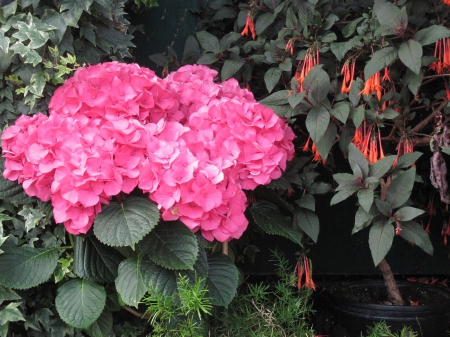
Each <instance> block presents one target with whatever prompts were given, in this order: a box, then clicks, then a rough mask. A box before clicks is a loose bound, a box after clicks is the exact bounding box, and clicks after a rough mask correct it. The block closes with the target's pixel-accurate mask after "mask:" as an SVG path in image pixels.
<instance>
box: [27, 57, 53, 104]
mask: <svg viewBox="0 0 450 337" xmlns="http://www.w3.org/2000/svg"><path fill="white" fill-rule="evenodd" d="M33 51H34V50H32V52H33ZM36 55H37V56H38V57H39V58H40V56H39V55H38V54H37V53H36ZM28 58H29V56H28ZM28 58H27V61H28ZM41 60H42V59H41ZM41 60H40V61H41ZM40 61H39V62H40ZM26 63H28V62H26ZM47 81H50V75H49V74H48V73H46V72H43V71H39V72H35V73H34V74H33V75H32V76H31V79H30V85H29V86H28V88H29V90H30V92H31V93H33V94H35V95H38V96H41V95H42V92H43V91H44V88H45V85H46V84H47Z"/></svg>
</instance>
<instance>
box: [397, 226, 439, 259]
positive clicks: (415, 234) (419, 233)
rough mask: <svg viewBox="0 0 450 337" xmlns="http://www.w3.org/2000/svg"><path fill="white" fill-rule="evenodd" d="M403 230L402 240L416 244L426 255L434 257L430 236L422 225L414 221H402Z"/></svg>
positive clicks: (401, 233) (401, 232)
mask: <svg viewBox="0 0 450 337" xmlns="http://www.w3.org/2000/svg"><path fill="white" fill-rule="evenodd" d="M401 228H402V230H401V231H400V236H401V237H402V238H404V239H405V240H408V241H410V242H412V243H414V244H416V245H417V246H419V247H420V248H422V249H423V251H424V252H425V253H427V254H429V255H433V245H432V243H431V240H430V236H429V235H428V233H427V232H425V230H424V229H423V228H422V226H421V225H419V224H418V223H417V222H414V221H406V222H403V221H402V222H401Z"/></svg>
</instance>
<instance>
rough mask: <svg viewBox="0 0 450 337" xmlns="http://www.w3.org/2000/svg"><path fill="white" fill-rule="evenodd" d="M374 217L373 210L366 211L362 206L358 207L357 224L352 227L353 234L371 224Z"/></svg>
mask: <svg viewBox="0 0 450 337" xmlns="http://www.w3.org/2000/svg"><path fill="white" fill-rule="evenodd" d="M372 219H373V214H371V212H366V211H365V210H364V209H363V208H362V207H358V209H357V210H356V214H355V225H354V226H353V229H352V235H353V234H355V233H357V232H359V231H360V230H362V229H364V228H366V227H367V226H369V225H370V223H371V220H372Z"/></svg>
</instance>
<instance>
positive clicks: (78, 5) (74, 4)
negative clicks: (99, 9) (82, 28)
mask: <svg viewBox="0 0 450 337" xmlns="http://www.w3.org/2000/svg"><path fill="white" fill-rule="evenodd" d="M92 2H93V0H60V1H59V4H60V5H61V7H60V11H61V13H62V17H63V18H64V20H65V21H66V24H67V25H68V26H72V27H78V25H77V23H78V21H79V20H80V17H81V14H83V11H86V12H89V8H90V7H91V5H92Z"/></svg>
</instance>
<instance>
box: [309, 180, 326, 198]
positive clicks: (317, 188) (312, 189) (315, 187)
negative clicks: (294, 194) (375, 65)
mask: <svg viewBox="0 0 450 337" xmlns="http://www.w3.org/2000/svg"><path fill="white" fill-rule="evenodd" d="M307 188H308V192H309V193H311V194H320V195H324V194H326V193H328V192H329V191H330V190H331V184H329V183H325V182H323V181H316V182H314V183H313V184H311V185H310V186H308V187H307Z"/></svg>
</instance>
